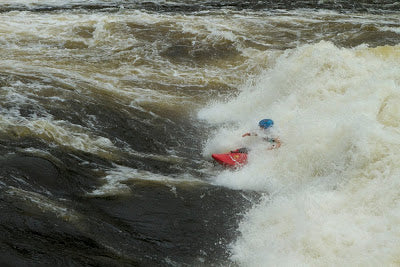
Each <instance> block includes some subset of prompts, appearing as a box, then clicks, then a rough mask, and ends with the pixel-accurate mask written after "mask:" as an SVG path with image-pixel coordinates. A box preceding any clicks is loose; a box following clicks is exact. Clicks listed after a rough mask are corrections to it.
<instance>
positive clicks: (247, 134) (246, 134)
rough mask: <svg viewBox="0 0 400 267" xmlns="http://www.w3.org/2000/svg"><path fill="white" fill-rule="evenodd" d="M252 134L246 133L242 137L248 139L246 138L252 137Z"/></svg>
mask: <svg viewBox="0 0 400 267" xmlns="http://www.w3.org/2000/svg"><path fill="white" fill-rule="evenodd" d="M250 135H251V134H250V133H245V134H244V135H242V137H246V136H250Z"/></svg>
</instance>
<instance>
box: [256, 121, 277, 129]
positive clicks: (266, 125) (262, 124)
mask: <svg viewBox="0 0 400 267" xmlns="http://www.w3.org/2000/svg"><path fill="white" fill-rule="evenodd" d="M272 125H274V121H273V120H271V119H264V120H261V121H260V122H259V123H258V126H260V127H261V128H264V129H268V128H269V127H272Z"/></svg>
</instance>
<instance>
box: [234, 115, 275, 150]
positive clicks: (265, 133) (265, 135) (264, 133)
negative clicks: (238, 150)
mask: <svg viewBox="0 0 400 267" xmlns="http://www.w3.org/2000/svg"><path fill="white" fill-rule="evenodd" d="M273 125H274V121H273V120H271V119H263V120H261V121H260V122H259V123H258V126H260V130H261V131H259V132H258V133H245V134H244V135H242V137H246V136H261V137H262V140H263V141H266V142H268V143H270V144H271V147H270V148H269V149H274V148H279V147H280V146H281V141H280V139H279V138H278V137H271V136H270V132H269V130H270V129H271V127H272V126H273ZM243 153H246V152H243Z"/></svg>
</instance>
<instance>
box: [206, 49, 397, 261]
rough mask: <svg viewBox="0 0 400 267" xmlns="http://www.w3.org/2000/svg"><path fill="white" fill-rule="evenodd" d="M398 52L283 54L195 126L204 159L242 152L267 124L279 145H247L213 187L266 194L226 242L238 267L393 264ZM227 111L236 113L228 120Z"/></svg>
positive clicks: (304, 51) (208, 110)
mask: <svg viewBox="0 0 400 267" xmlns="http://www.w3.org/2000/svg"><path fill="white" fill-rule="evenodd" d="M399 59H400V47H399V46H381V47H376V48H368V47H366V46H359V47H356V48H352V49H348V48H339V47H336V46H335V45H333V44H332V43H330V42H320V43H317V44H312V45H304V46H301V47H299V48H296V49H293V50H287V51H286V52H285V53H284V54H283V55H282V56H281V57H280V58H278V59H277V61H276V64H275V65H273V66H272V67H270V68H269V69H267V70H266V71H265V72H264V73H263V74H262V75H260V76H259V77H258V78H257V80H254V81H251V82H250V83H249V84H248V85H244V86H242V88H241V92H240V94H239V95H238V96H237V97H234V98H232V99H229V100H227V101H225V102H223V103H214V104H210V105H209V106H208V107H207V108H204V109H203V110H201V111H200V112H199V117H200V118H201V119H204V120H206V121H207V122H209V123H210V124H215V125H216V128H217V129H218V130H216V133H215V135H214V137H212V138H210V139H209V140H208V141H207V143H206V144H205V146H204V151H203V153H204V155H207V156H208V155H209V154H210V153H215V152H217V151H222V150H224V149H225V150H226V149H231V148H236V147H239V146H242V145H245V144H246V143H245V140H244V139H243V138H241V137H240V136H241V133H244V132H246V131H248V129H249V128H251V127H252V126H253V125H257V121H258V120H259V119H261V118H265V117H269V118H273V119H274V120H275V122H276V126H277V129H276V131H277V132H278V133H279V134H280V137H281V140H282V146H281V148H280V149H278V150H274V151H268V150H266V149H265V148H264V147H262V144H259V143H257V142H255V144H251V145H252V146H253V147H254V149H253V150H252V151H251V152H250V154H249V164H248V165H247V166H246V167H244V168H242V169H241V170H239V171H235V172H232V171H223V172H222V173H221V174H219V175H218V176H217V177H215V183H217V184H220V185H224V186H227V187H231V188H234V189H246V190H256V191H261V192H262V193H263V194H264V197H263V198H262V200H261V201H260V202H259V203H257V204H256V205H254V206H253V207H252V209H250V210H249V211H248V213H247V214H246V215H245V218H244V219H243V220H242V222H241V224H240V227H239V232H240V234H239V236H238V237H237V240H236V241H235V242H234V243H232V244H231V253H232V256H231V259H232V260H233V261H234V262H236V263H237V264H239V265H240V266H262V265H266V264H267V265H269V266H276V265H283V266H286V265H288V266H298V265H300V266H303V265H307V266H323V265H378V264H379V265H386V266H388V265H396V264H398V263H399V261H400V257H399V255H400V254H399V252H400V246H399V242H398V240H399V237H400V224H399V221H400V198H399V192H400V179H399V178H400V167H399V166H400V164H399V163H400V153H399V151H400V109H399V106H398V103H399V100H400V78H399V76H398V73H399V71H400V63H399V62H400V61H399ZM232 111H234V112H232Z"/></svg>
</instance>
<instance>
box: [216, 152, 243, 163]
mask: <svg viewBox="0 0 400 267" xmlns="http://www.w3.org/2000/svg"><path fill="white" fill-rule="evenodd" d="M211 157H212V158H213V159H214V160H215V161H216V162H218V163H219V164H221V165H223V166H228V167H240V166H242V165H244V164H246V163H247V153H237V152H235V151H232V152H229V153H224V154H212V155H211Z"/></svg>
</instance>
